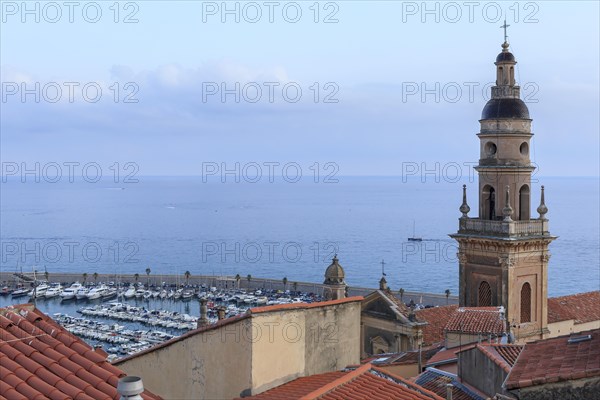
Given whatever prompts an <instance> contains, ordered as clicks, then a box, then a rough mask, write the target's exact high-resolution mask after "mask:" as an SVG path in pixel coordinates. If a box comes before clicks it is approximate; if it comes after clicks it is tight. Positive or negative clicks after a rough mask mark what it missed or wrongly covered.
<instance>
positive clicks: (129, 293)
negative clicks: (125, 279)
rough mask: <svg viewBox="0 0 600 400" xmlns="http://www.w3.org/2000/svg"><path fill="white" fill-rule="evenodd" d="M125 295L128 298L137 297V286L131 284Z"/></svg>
mask: <svg viewBox="0 0 600 400" xmlns="http://www.w3.org/2000/svg"><path fill="white" fill-rule="evenodd" d="M123 297H125V298H126V299H131V298H133V297H135V287H133V285H132V286H129V288H127V290H126V291H125V293H124V294H123Z"/></svg>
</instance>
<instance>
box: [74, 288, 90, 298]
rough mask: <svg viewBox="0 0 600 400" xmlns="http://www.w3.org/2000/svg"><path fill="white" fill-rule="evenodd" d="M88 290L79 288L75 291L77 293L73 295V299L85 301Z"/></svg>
mask: <svg viewBox="0 0 600 400" xmlns="http://www.w3.org/2000/svg"><path fill="white" fill-rule="evenodd" d="M88 292H89V289H87V288H85V287H83V286H82V287H80V288H79V289H77V293H76V294H75V298H76V299H77V300H83V299H87V295H88Z"/></svg>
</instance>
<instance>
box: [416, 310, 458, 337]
mask: <svg viewBox="0 0 600 400" xmlns="http://www.w3.org/2000/svg"><path fill="white" fill-rule="evenodd" d="M457 309H458V305H456V304H452V305H448V306H440V307H431V308H424V309H421V310H417V311H415V314H416V315H417V319H418V320H419V321H421V322H427V323H428V324H427V325H425V326H424V327H423V344H424V345H431V344H434V343H439V342H442V341H443V340H444V328H445V327H446V324H447V323H448V321H449V320H450V317H452V314H454V312H455V311H456V310H457Z"/></svg>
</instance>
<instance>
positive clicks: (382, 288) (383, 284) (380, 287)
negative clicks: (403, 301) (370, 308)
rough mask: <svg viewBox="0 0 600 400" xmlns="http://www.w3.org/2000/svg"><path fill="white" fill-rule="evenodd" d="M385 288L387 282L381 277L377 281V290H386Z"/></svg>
mask: <svg viewBox="0 0 600 400" xmlns="http://www.w3.org/2000/svg"><path fill="white" fill-rule="evenodd" d="M387 288H388V286H387V281H386V280H385V277H383V276H382V277H381V279H380V280H379V290H387Z"/></svg>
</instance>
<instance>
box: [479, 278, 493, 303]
mask: <svg viewBox="0 0 600 400" xmlns="http://www.w3.org/2000/svg"><path fill="white" fill-rule="evenodd" d="M491 305H492V288H491V287H490V284H489V283H487V282H486V281H482V282H481V283H480V284H479V290H478V291H477V306H478V307H489V306H491Z"/></svg>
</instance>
